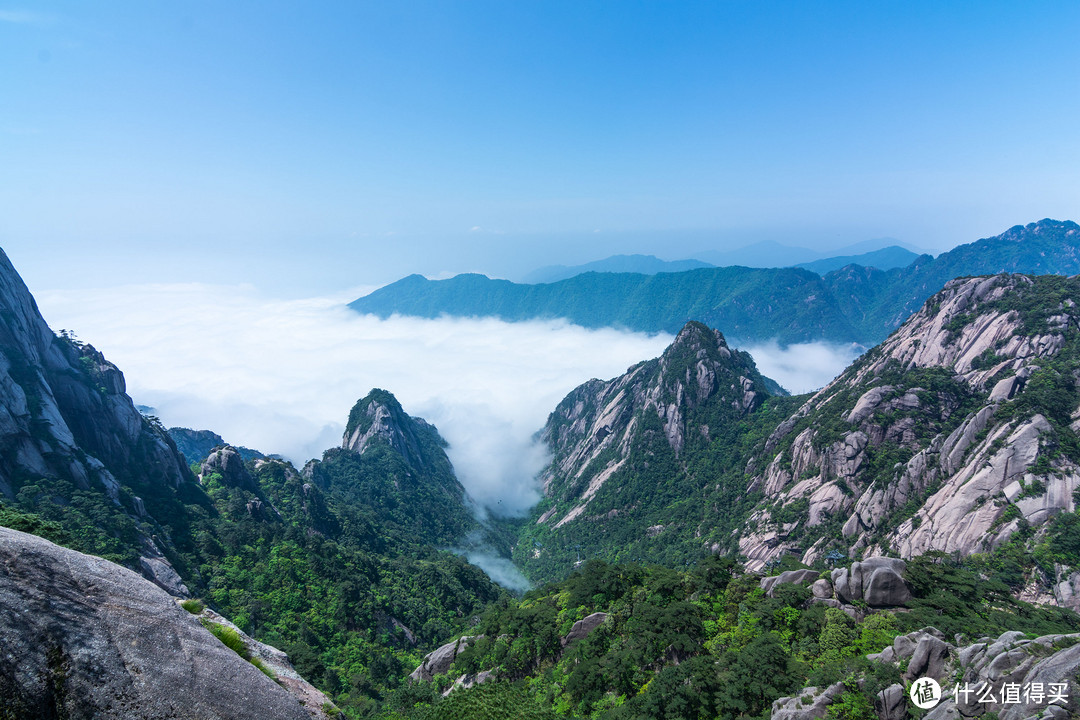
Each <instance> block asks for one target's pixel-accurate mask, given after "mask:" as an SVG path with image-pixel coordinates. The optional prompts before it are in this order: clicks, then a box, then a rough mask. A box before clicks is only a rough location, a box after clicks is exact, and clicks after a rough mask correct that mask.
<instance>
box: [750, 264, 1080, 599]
mask: <svg viewBox="0 0 1080 720" xmlns="http://www.w3.org/2000/svg"><path fill="white" fill-rule="evenodd" d="M1074 295H1075V296H1076V297H1075V298H1074V297H1073V296H1074ZM1078 300H1080V282H1078V281H1077V278H1068V279H1067V280H1066V281H1064V282H1056V281H1053V280H1051V279H1049V278H1043V277H1027V276H1021V275H996V276H992V277H975V278H961V279H957V280H953V281H950V282H949V283H947V284H946V285H945V288H944V289H943V290H942V291H941V292H939V293H938V294H937V295H935V296H934V297H933V298H931V299H930V300H929V301H927V303H926V304H925V305H924V306H923V307H922V309H921V310H919V311H918V312H917V313H915V314H914V315H912V316H911V317H910V318H909V319H908V320H907V322H905V323H904V324H903V325H902V326H901V327H900V328H899V329H898V330H897V331H896V332H895V333H893V334H892V335H891V336H890V337H889V338H888V339H887V340H886V341H885V342H883V343H882V344H881V345H879V346H877V347H876V348H874V349H873V350H871V351H870V352H868V353H867V354H866V355H864V356H863V357H862V358H860V359H859V360H858V361H856V362H855V363H854V364H853V365H852V366H851V367H849V368H848V369H847V370H845V372H844V373H843V374H841V375H840V376H839V377H838V378H836V379H835V380H834V381H833V382H832V383H830V384H829V385H827V386H826V387H825V388H823V389H822V390H820V391H819V392H817V393H816V394H815V395H813V396H812V397H811V398H810V399H809V400H808V401H807V402H806V403H805V404H804V405H803V406H802V407H801V408H800V409H799V410H798V411H796V412H795V413H794V414H793V415H791V416H790V417H789V418H788V419H787V420H785V421H783V422H781V423H780V424H779V425H778V426H777V428H776V430H775V431H774V432H773V433H772V434H771V435H770V436H769V438H768V440H767V441H766V443H765V446H764V453H763V454H762V455H761V456H760V457H757V458H754V459H752V460H751V462H750V463H749V464H748V465H747V473H748V474H749V475H751V477H752V480H751V481H750V488H751V490H757V491H760V492H762V493H763V494H764V499H763V500H762V501H761V502H760V503H759V505H758V506H757V508H756V509H755V510H754V511H752V512H751V513H750V516H749V517H748V518H747V519H746V521H745V522H744V524H743V527H742V528H741V530H739V531H737V532H736V533H735V536H736V539H737V541H738V545H739V553H740V554H742V555H744V556H746V558H747V563H746V567H747V569H749V570H752V571H756V570H759V569H760V568H762V567H764V565H765V563H767V562H768V561H769V560H771V559H774V558H777V557H780V556H782V555H784V554H786V553H791V552H796V551H797V552H799V553H801V555H802V562H803V563H804V564H813V562H814V561H815V560H819V559H820V556H821V552H822V550H823V549H824V548H825V546H822V545H819V542H821V541H824V540H829V542H832V541H833V539H831V538H826V536H825V533H826V531H825V530H824V528H825V527H826V526H827V525H828V521H829V520H830V519H834V520H838V521H840V522H842V529H841V534H842V537H843V542H844V544H845V545H846V547H840V548H838V549H839V550H841V552H845V554H848V555H852V554H855V553H861V554H863V555H864V556H866V555H870V556H872V555H885V554H893V553H896V554H899V555H900V556H901V557H903V558H911V557H915V556H917V555H921V554H924V553H926V552H928V551H943V552H948V553H958V554H960V555H969V554H972V553H976V552H991V551H993V550H994V549H995V548H997V547H999V546H1001V545H1002V544H1004V543H1006V542H1008V540H1009V538H1010V537H1012V536H1013V534H1014V533H1015V532H1016V531H1017V529H1018V528H1019V527H1021V524H1022V523H1026V525H1029V526H1032V527H1035V528H1036V529H1037V528H1038V527H1040V526H1044V525H1045V524H1047V523H1048V522H1049V521H1050V520H1052V519H1053V517H1054V516H1056V515H1057V514H1059V513H1062V512H1072V511H1074V510H1075V508H1076V503H1075V500H1074V499H1073V494H1074V493H1075V492H1076V491H1077V489H1080V465H1078V464H1077V463H1076V462H1074V461H1073V460H1072V459H1069V458H1066V457H1060V456H1057V455H1055V454H1053V452H1052V448H1053V446H1054V439H1053V437H1054V433H1055V432H1056V431H1055V430H1054V427H1055V423H1060V422H1066V421H1067V420H1065V419H1064V418H1063V417H1057V416H1056V415H1055V416H1053V417H1051V414H1052V408H1047V409H1045V410H1044V409H1043V408H1042V406H1041V405H1038V404H1037V405H1034V406H1032V405H1031V404H1027V405H1024V404H1020V405H1018V406H1016V407H1017V408H1021V407H1022V408H1024V409H1023V412H1022V413H1016V414H1013V415H1010V414H1008V413H1001V412H999V410H1000V409H1001V408H1002V405H1003V404H1005V403H1010V402H1015V401H1016V400H1017V399H1021V398H1023V396H1024V394H1025V393H1027V392H1029V390H1030V382H1029V381H1030V380H1031V378H1033V377H1035V374H1036V373H1039V372H1041V370H1040V368H1042V369H1045V368H1046V366H1047V361H1054V362H1055V363H1057V364H1058V365H1060V364H1061V363H1058V360H1059V359H1061V358H1062V355H1061V353H1062V351H1063V349H1064V348H1066V347H1068V343H1069V342H1072V341H1073V339H1074V338H1075V337H1076V336H1077V334H1078V333H1080V304H1078ZM1028 306H1030V307H1028ZM1017 307H1022V308H1027V309H1026V310H1025V311H1024V312H1019V311H1018V310H1017V309H1016V308H1017ZM1036 315H1037V316H1038V319H1037V320H1032V317H1035V316H1036ZM1064 360H1065V362H1066V364H1067V363H1069V362H1071V360H1070V359H1069V358H1064ZM1070 367H1071V366H1070ZM1070 372H1071V371H1070ZM935 378H936V379H935ZM1063 392H1064V391H1063ZM961 407H962V408H963V412H962V413H957V410H958V409H960V408H961ZM1071 411H1072V412H1073V416H1072V420H1073V422H1074V424H1076V425H1077V428H1078V429H1080V408H1071ZM1057 412H1058V414H1060V409H1059V410H1058V411H1057ZM825 428H828V430H827V431H826V430H825ZM1048 449H1050V451H1051V452H1047V450H1048ZM890 454H891V457H890ZM1050 457H1053V458H1054V459H1053V460H1052V461H1050V462H1046V460H1049V459H1050ZM1040 459H1041V460H1042V462H1040ZM883 460H884V461H886V462H882V461H883ZM890 466H891V467H890ZM793 503H797V504H798V505H797V507H799V508H800V511H799V514H798V515H797V516H795V517H794V518H792V517H791V515H792V514H791V513H790V512H786V513H784V516H785V518H786V519H785V520H784V522H783V523H781V522H778V521H777V519H776V518H774V515H777V514H778V510H781V509H786V508H790V507H792V506H793ZM802 508H805V510H803V509H802ZM901 513H902V514H901ZM818 528H822V530H818ZM1063 580H1065V577H1064V576H1061V577H1058V578H1056V579H1054V580H1052V581H1051V580H1050V579H1048V581H1047V582H1046V583H1044V584H1043V586H1042V587H1041V588H1038V589H1037V590H1038V592H1037V593H1036V594H1038V595H1039V596H1040V597H1041V598H1043V600H1045V601H1052V602H1059V603H1060V602H1062V600H1061V598H1060V597H1058V596H1066V595H1071V593H1070V589H1071V588H1070V587H1069V586H1068V585H1066V586H1062V587H1060V591H1058V590H1057V589H1056V588H1055V587H1053V585H1058V586H1060V585H1061V583H1062V581H1063ZM887 585H888V583H885V576H884V575H883V577H882V579H881V584H880V587H881V588H883V591H882V592H883V593H884V595H880V596H875V597H874V598H873V600H874V602H875V603H883V602H895V597H896V596H895V593H902V590H901V588H900V586H899V585H898V584H896V582H895V578H893V587H892V588H889V589H884V588H886V587H887ZM836 592H837V595H838V597H841V598H842V599H843V598H844V597H849V598H854V597H855V595H853V594H852V592H851V591H850V590H849V589H848V588H846V587H844V583H843V582H841V583H839V584H838V586H837V588H836ZM890 598H892V599H890ZM863 599H866V598H863ZM849 601H850V600H849ZM868 602H869V600H868ZM1076 604H1078V605H1080V601H1078V602H1077V603H1076Z"/></svg>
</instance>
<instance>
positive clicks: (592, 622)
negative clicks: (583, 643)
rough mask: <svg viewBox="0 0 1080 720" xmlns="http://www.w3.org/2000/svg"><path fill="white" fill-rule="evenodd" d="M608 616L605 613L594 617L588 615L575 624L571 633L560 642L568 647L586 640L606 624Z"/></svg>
mask: <svg viewBox="0 0 1080 720" xmlns="http://www.w3.org/2000/svg"><path fill="white" fill-rule="evenodd" d="M607 616H608V614H607V613H605V612H594V613H593V614H592V615H586V616H585V617H583V618H582V619H580V620H578V621H577V622H576V623H574V625H573V627H571V628H570V632H568V633H566V636H565V637H563V638H562V639H561V640H560V641H559V642H560V643H561V644H562V646H563V647H567V646H569V645H572V644H574V643H576V642H577V641H578V640H584V639H585V638H587V637H588V636H589V634H590V633H591V632H592V631H593V630H595V629H596V628H598V627H600V626H601V625H603V624H604V621H605V620H607Z"/></svg>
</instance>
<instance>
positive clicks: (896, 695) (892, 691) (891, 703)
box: [874, 683, 907, 720]
mask: <svg viewBox="0 0 1080 720" xmlns="http://www.w3.org/2000/svg"><path fill="white" fill-rule="evenodd" d="M874 711H875V712H877V714H878V717H879V718H881V720H904V718H906V717H907V693H905V692H904V686H903V685H901V684H900V683H895V684H893V685H890V686H889V687H887V688H885V689H884V690H882V691H881V692H880V693H878V694H877V695H876V696H875V697H874Z"/></svg>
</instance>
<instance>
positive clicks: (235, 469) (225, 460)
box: [199, 445, 259, 492]
mask: <svg viewBox="0 0 1080 720" xmlns="http://www.w3.org/2000/svg"><path fill="white" fill-rule="evenodd" d="M211 474H217V475H220V476H221V481H222V482H223V483H224V484H225V485H226V486H228V487H238V488H242V489H244V490H251V491H252V492H257V491H258V489H259V488H258V483H256V482H255V478H253V477H252V476H251V473H249V472H248V471H247V468H245V467H244V459H243V458H242V457H241V456H240V452H239V451H238V450H237V449H236V448H234V447H232V446H231V445H223V446H222V447H219V448H215V449H214V450H212V451H211V452H210V455H208V456H207V458H206V460H204V461H203V464H202V472H201V473H200V474H199V479H200V481H201V480H202V479H203V478H205V477H207V476H208V475H211Z"/></svg>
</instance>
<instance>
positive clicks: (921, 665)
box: [904, 635, 949, 681]
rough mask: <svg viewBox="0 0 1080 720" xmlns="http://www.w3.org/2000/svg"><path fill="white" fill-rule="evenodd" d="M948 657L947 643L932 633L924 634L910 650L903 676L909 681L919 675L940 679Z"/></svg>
mask: <svg viewBox="0 0 1080 720" xmlns="http://www.w3.org/2000/svg"><path fill="white" fill-rule="evenodd" d="M948 657H949V646H948V644H946V643H945V642H944V641H943V640H941V639H939V638H936V637H934V636H933V635H925V636H923V637H922V638H921V639H920V640H919V642H918V644H917V645H916V646H915V649H914V651H912V653H911V660H910V661H909V662H908V669H907V672H905V673H904V677H905V678H906V679H907V680H909V681H911V680H915V679H916V678H921V677H932V678H934V679H935V680H938V681H940V680H942V679H943V677H944V675H945V661H946V660H947V659H948Z"/></svg>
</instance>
